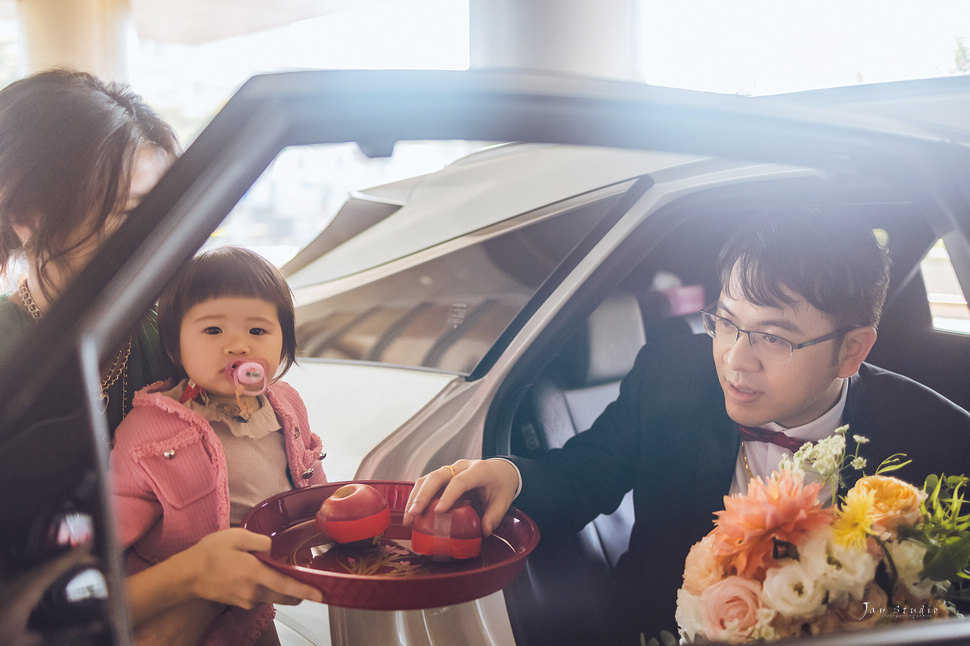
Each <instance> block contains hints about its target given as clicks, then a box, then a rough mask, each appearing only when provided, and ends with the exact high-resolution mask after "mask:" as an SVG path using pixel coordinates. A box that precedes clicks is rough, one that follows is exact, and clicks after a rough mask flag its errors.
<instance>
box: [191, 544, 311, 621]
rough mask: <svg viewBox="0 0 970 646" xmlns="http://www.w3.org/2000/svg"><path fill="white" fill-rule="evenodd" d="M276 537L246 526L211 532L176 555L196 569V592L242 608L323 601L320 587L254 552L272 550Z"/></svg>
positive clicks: (194, 580)
mask: <svg viewBox="0 0 970 646" xmlns="http://www.w3.org/2000/svg"><path fill="white" fill-rule="evenodd" d="M270 547H272V539H270V537H269V536H264V535H262V534H256V533H254V532H250V531H247V530H245V529H242V528H233V529H226V530H222V531H219V532H215V533H212V534H209V535H208V536H206V537H204V538H203V539H202V540H200V541H199V542H198V543H196V544H195V545H193V546H192V547H190V548H189V549H187V550H185V551H184V552H182V553H181V554H180V555H176V556H175V557H173V558H182V559H185V560H187V561H188V565H187V566H186V567H189V568H191V569H190V571H191V572H193V573H194V576H193V582H192V592H193V593H194V594H193V596H196V597H199V598H202V599H209V600H210V601H216V602H218V603H224V604H228V605H232V606H239V607H240V608H246V609H249V608H253V607H254V606H256V605H257V604H259V603H279V604H283V605H288V606H295V605H296V604H298V603H300V601H302V600H303V599H309V600H310V601H318V602H322V601H323V595H322V594H321V593H320V591H319V590H317V589H316V588H313V587H311V586H309V585H306V584H305V583H301V582H300V581H297V580H296V579H293V578H291V577H288V576H286V575H284V574H281V573H280V572H277V571H276V570H274V569H273V568H271V567H269V566H267V565H266V564H264V563H263V562H262V561H260V560H259V559H257V558H256V557H255V556H254V555H253V554H252V552H269V550H270Z"/></svg>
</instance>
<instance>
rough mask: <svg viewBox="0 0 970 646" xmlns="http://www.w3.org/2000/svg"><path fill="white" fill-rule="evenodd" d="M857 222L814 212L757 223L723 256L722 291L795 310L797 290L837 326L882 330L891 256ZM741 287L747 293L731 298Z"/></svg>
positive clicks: (776, 215) (802, 211)
mask: <svg viewBox="0 0 970 646" xmlns="http://www.w3.org/2000/svg"><path fill="white" fill-rule="evenodd" d="M859 220H860V219H859V218H858V217H853V216H852V214H838V213H823V212H821V211H819V210H816V209H793V210H791V211H786V212H782V213H771V214H768V215H765V216H760V217H757V218H755V219H754V220H752V221H751V222H748V223H747V224H746V225H745V226H743V227H742V229H741V230H740V231H739V232H738V233H737V234H735V235H734V237H732V238H731V240H730V241H729V242H728V243H727V244H726V245H725V246H724V248H723V250H722V251H721V255H720V258H719V259H718V272H719V278H720V282H721V290H722V291H723V292H724V293H725V294H726V295H728V296H730V297H731V298H739V297H741V298H744V299H745V300H747V301H750V302H751V303H754V304H755V305H758V306H762V307H765V306H768V307H780V306H783V305H792V304H793V299H792V298H791V296H790V295H789V294H790V293H791V292H793V293H794V294H796V295H798V296H801V297H802V298H804V299H805V300H806V301H808V303H809V304H810V305H812V306H813V307H815V308H816V309H818V310H820V311H822V312H824V313H825V314H827V315H828V316H829V317H830V318H831V319H832V320H833V321H834V322H835V324H836V326H837V327H848V326H853V325H860V326H870V325H871V326H872V327H876V326H877V325H878V324H879V318H880V317H881V315H882V306H883V303H884V302H885V300H886V290H887V288H888V286H889V264H890V261H889V254H888V252H887V250H886V249H885V248H883V247H882V246H880V245H879V243H878V242H877V241H876V238H875V236H874V235H873V232H872V229H871V228H870V227H869V226H867V225H866V224H865V223H863V222H861V221H859ZM733 276H736V277H737V278H738V283H737V284H733V283H732V282H731V281H732V277H733ZM738 286H739V287H740V290H741V294H735V293H732V290H733V289H734V288H736V287H738ZM786 289H787V290H788V293H786Z"/></svg>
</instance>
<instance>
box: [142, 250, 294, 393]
mask: <svg viewBox="0 0 970 646" xmlns="http://www.w3.org/2000/svg"><path fill="white" fill-rule="evenodd" d="M233 297H241V298H259V299H262V300H264V301H268V302H270V303H273V304H274V305H276V314H277V316H278V317H279V320H280V329H281V330H282V333H283V351H282V353H281V356H280V370H279V371H278V372H277V374H276V375H275V377H276V378H279V377H282V376H283V375H284V374H285V373H286V371H287V370H289V369H290V366H292V365H293V364H294V363H295V362H296V323H295V319H296V316H295V314H294V311H293V293H292V292H291V291H290V286H289V285H288V284H287V282H286V277H285V276H284V275H283V272H281V271H280V270H279V269H278V268H277V267H275V266H274V265H273V264H272V263H270V262H269V261H268V260H266V259H265V258H263V257H262V256H260V255H259V254H256V253H254V252H252V251H250V250H248V249H243V248H242V247H231V246H230V247H218V248H216V249H212V250H210V251H206V252H205V253H202V254H199V255H198V256H196V257H195V258H193V259H192V260H191V261H189V264H188V265H187V266H186V267H185V268H184V269H182V271H180V272H179V273H178V274H177V275H176V276H175V278H173V279H172V281H171V282H169V284H168V285H167V286H166V287H165V289H164V291H163V292H162V294H161V296H159V298H158V335H159V337H160V338H161V342H162V349H163V350H164V352H165V356H166V357H167V358H168V360H169V361H170V362H171V363H172V365H173V367H174V368H175V372H176V375H177V376H178V377H180V378H184V377H186V374H185V370H184V369H183V368H182V362H181V361H180V360H179V356H180V354H181V351H180V339H179V334H180V331H181V328H182V319H183V318H185V314H186V312H188V311H189V310H190V309H192V308H193V307H194V306H195V305H198V304H199V303H202V302H205V301H208V300H211V299H213V298H233Z"/></svg>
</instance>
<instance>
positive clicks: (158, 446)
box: [111, 381, 327, 646]
mask: <svg viewBox="0 0 970 646" xmlns="http://www.w3.org/2000/svg"><path fill="white" fill-rule="evenodd" d="M173 387H174V384H173V383H171V382H159V383H155V384H152V385H150V386H146V387H145V388H143V389H142V390H140V391H138V392H137V393H135V397H134V402H133V408H132V411H131V412H130V413H129V414H128V416H127V417H126V418H125V420H124V421H123V422H122V423H121V425H120V426H119V427H118V429H117V431H116V433H115V446H114V448H113V449H112V451H111V475H112V478H113V481H112V492H113V499H114V500H113V502H114V510H115V518H116V523H115V525H116V528H117V531H118V540H119V542H120V543H121V545H122V547H123V548H126V549H127V548H130V549H129V551H128V556H127V567H128V574H134V573H136V572H140V571H141V570H144V569H146V568H147V567H149V566H150V565H154V564H156V563H159V562H161V561H164V560H165V559H167V558H168V557H170V556H172V555H173V554H177V553H178V552H181V551H182V550H184V549H186V548H188V547H191V546H192V545H194V544H195V543H197V542H198V541H199V539H201V538H202V537H203V536H205V535H207V534H210V533H212V532H215V531H218V530H220V529H227V528H228V527H229V480H228V477H227V475H226V458H225V454H224V453H223V451H222V443H221V442H220V441H219V438H218V437H217V436H216V433H215V431H214V430H212V427H211V426H210V425H209V422H207V421H206V420H205V419H204V418H203V417H202V416H201V415H199V414H198V413H196V412H194V411H191V410H189V409H188V408H186V407H185V406H183V405H182V404H179V403H178V402H177V401H175V400H173V399H171V398H169V397H167V396H165V395H164V394H163V393H164V392H166V391H168V390H170V389H171V388H173ZM266 397H267V399H268V400H269V403H270V405H272V407H273V410H274V411H276V417H277V418H278V419H279V420H280V423H281V425H282V427H283V433H284V436H285V443H286V456H287V461H288V463H289V469H290V476H291V479H292V481H293V484H294V485H295V486H296V487H298V488H302V487H308V486H310V485H314V484H322V483H325V482H326V481H327V478H326V476H325V475H324V472H323V467H322V466H321V464H320V460H321V457H322V456H321V448H322V443H321V441H320V438H319V437H317V435H316V434H314V433H312V432H311V431H310V425H309V421H308V419H307V412H306V406H305V405H304V403H303V400H301V399H300V396H299V395H298V394H297V393H296V390H294V389H293V387H292V386H290V385H289V384H286V383H284V382H282V381H277V382H276V383H275V384H273V385H272V387H270V388H269V389H268V390H267V391H266ZM273 615H274V611H273V607H272V606H271V605H270V604H262V605H260V606H258V607H256V608H254V609H252V610H243V609H242V608H237V607H230V608H229V610H227V611H226V612H224V613H223V614H222V615H220V616H219V618H218V619H217V620H216V622H215V623H214V624H213V627H212V630H211V631H210V632H209V635H208V637H207V639H206V642H205V643H206V644H207V645H211V646H215V645H222V644H225V645H227V646H229V645H235V644H247V643H253V642H254V641H255V640H256V639H257V638H258V637H259V635H260V634H261V633H262V632H263V630H264V629H265V628H266V627H267V626H268V625H269V623H270V622H271V621H272V619H273Z"/></svg>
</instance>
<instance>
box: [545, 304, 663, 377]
mask: <svg viewBox="0 0 970 646" xmlns="http://www.w3.org/2000/svg"><path fill="white" fill-rule="evenodd" d="M645 342H646V336H645V334H644V329H643V315H642V314H641V313H640V304H639V303H638V302H637V299H636V298H635V297H634V296H633V295H632V294H629V293H626V292H617V293H614V294H611V295H610V296H608V297H606V299H604V300H603V302H602V303H600V304H599V306H598V307H597V308H596V309H595V310H593V313H592V314H590V316H589V318H588V319H587V320H586V326H585V329H584V330H583V332H582V333H581V334H580V335H579V339H578V343H579V347H573V348H572V351H570V352H568V355H567V356H566V357H564V360H565V363H566V365H565V366H564V367H563V368H564V372H565V374H562V375H561V377H562V378H563V379H564V381H565V382H566V387H567V388H586V387H590V386H596V385H599V384H603V383H607V382H611V381H619V380H620V379H622V378H623V377H625V376H626V373H628V372H629V371H630V369H631V368H632V367H633V362H634V360H635V359H636V357H637V353H638V352H639V351H640V348H641V347H643V344H644V343H645Z"/></svg>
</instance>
